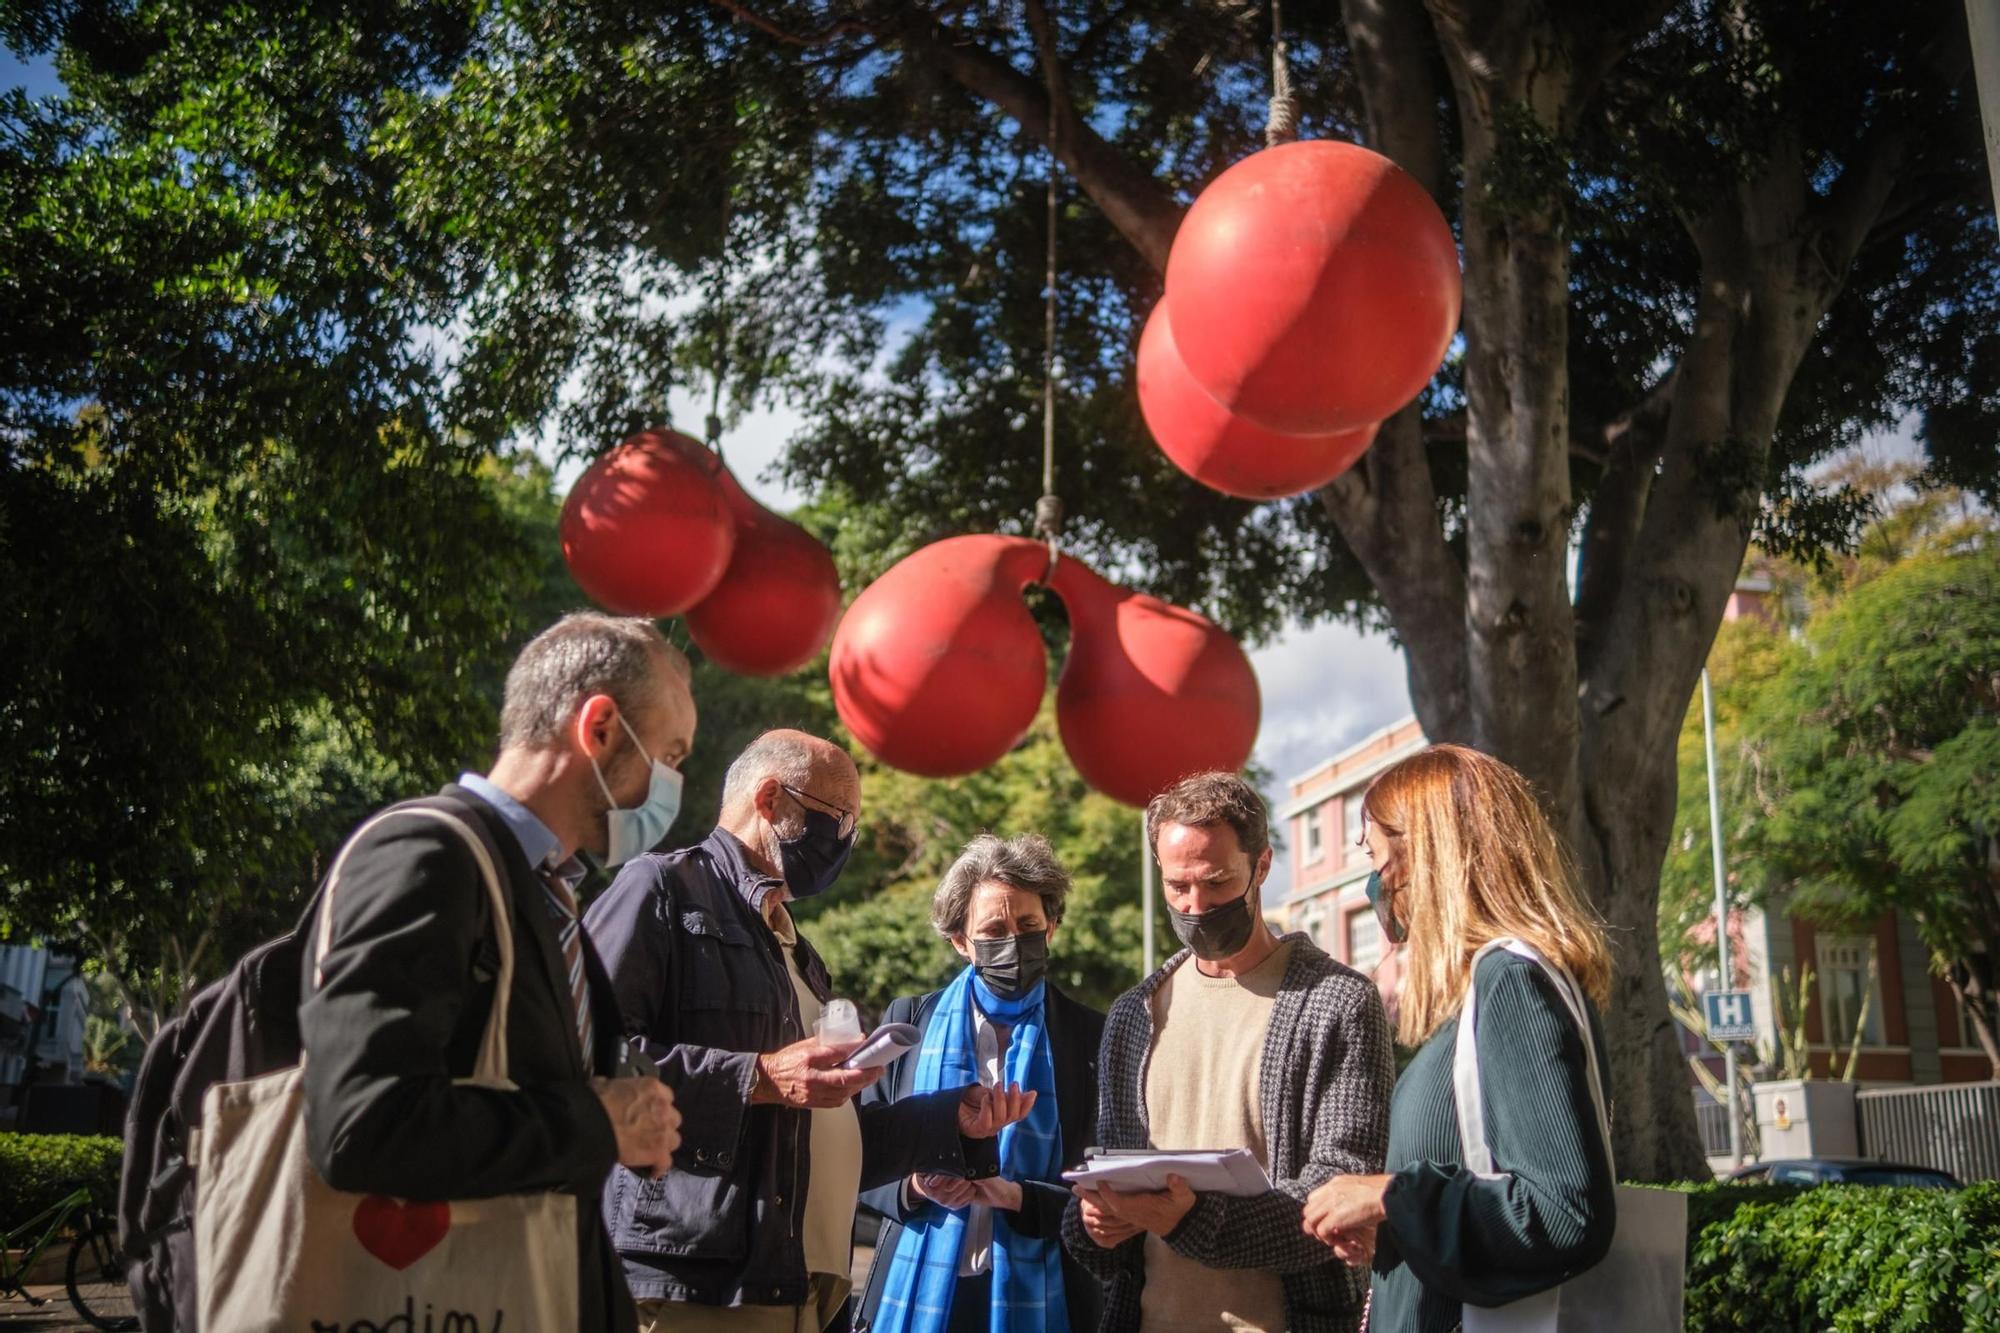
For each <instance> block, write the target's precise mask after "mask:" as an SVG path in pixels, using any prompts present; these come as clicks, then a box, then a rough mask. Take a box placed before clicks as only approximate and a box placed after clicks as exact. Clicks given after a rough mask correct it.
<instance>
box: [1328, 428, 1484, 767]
mask: <svg viewBox="0 0 2000 1333" xmlns="http://www.w3.org/2000/svg"><path fill="white" fill-rule="evenodd" d="M1316 498H1317V499H1318V500H1319V503H1320V507H1321V508H1322V509H1324V510H1325V511H1326V514H1327V516H1328V517H1329V518H1331V519H1332V520H1333V523H1334V526H1335V527H1336V528H1338V529H1339V530H1340V535H1341V538H1342V539H1343V540H1344V541H1346V543H1347V545H1348V547H1349V549H1350V550H1352V551H1353V552H1354V558H1355V559H1356V560H1357V561H1359V562H1360V564H1361V568H1362V571H1363V572H1364V573H1366V574H1367V575H1368V580H1369V582H1370V583H1373V584H1374V585H1375V590H1376V592H1378V593H1379V594H1381V597H1382V604H1383V606H1384V607H1386V608H1387V610H1388V612H1389V619H1390V621H1391V623H1393V624H1394V625H1395V627H1396V635H1397V637H1398V638H1400V639H1401V640H1402V641H1403V648H1404V650H1405V652H1406V653H1407V654H1408V658H1409V673H1410V699H1411V702H1412V703H1414V704H1415V705H1416V710H1417V719H1418V721H1420V722H1421V723H1423V727H1424V734H1425V735H1426V736H1428V737H1430V739H1431V740H1433V741H1466V740H1470V739H1471V737H1472V714H1471V702H1470V700H1471V694H1470V691H1469V688H1468V682H1467V678H1466V669H1467V668H1466V653H1465V642H1466V640H1465V634H1466V631H1465V571H1464V570H1462V569H1460V568H1459V565H1458V560H1457V558H1456V557H1454V556H1453V555H1452V552H1451V548H1450V547H1449V546H1447V545H1446V544H1445V540H1444V534H1443V532H1442V531H1441V530H1440V529H1439V527H1438V513H1437V492H1436V490H1435V488H1434V486H1433V483H1432V481H1431V470H1430V463H1429V462H1428V460H1427V459H1426V458H1425V455H1424V439H1423V423H1422V421H1421V419H1420V417H1419V412H1418V409H1417V408H1416V407H1415V406H1414V405H1412V406H1410V407H1406V408H1404V409H1403V410H1402V411H1401V412H1398V413H1397V414H1396V415H1395V416H1393V417H1391V418H1390V419H1389V420H1387V421H1385V422H1383V423H1382V427H1381V429H1380V430H1379V431H1377V432H1376V435H1375V443H1374V444H1373V445H1371V446H1370V447H1369V449H1368V452H1367V453H1365V454H1363V455H1362V456H1361V460H1360V461H1359V462H1357V463H1356V464H1355V465H1354V466H1353V467H1352V468H1350V469H1349V470H1348V471H1347V472H1346V474H1345V475H1343V476H1341V477H1340V478H1339V479H1338V480H1336V481H1334V482H1332V483H1331V484H1329V485H1327V486H1324V487H1322V488H1321V489H1320V490H1319V491H1318V492H1317V495H1316Z"/></svg>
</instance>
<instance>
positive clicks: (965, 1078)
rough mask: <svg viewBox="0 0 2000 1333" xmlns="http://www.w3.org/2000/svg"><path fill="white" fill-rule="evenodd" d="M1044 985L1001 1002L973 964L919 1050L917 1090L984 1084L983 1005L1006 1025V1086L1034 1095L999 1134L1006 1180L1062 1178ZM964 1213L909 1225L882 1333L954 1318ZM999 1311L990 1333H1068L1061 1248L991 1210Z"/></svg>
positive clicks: (942, 1213) (886, 1298) (926, 1330)
mask: <svg viewBox="0 0 2000 1333" xmlns="http://www.w3.org/2000/svg"><path fill="white" fill-rule="evenodd" d="M1047 991H1048V983H1047V982H1046V981H1044V982H1042V983H1040V984H1038V985H1037V986H1036V987H1035V988H1034V989H1033V990H1031V991H1029V992H1028V993H1027V994H1026V995H1024V996H1022V997H1021V998H1020V999H1018V1000H1003V999H1001V998H1000V997H999V996H997V995H995V994H994V993H993V992H992V991H990V990H988V989H987V988H986V985H985V983H984V982H982V981H980V980H979V976H978V974H977V973H976V972H975V971H974V970H973V969H972V968H970V967H968V968H966V969H965V970H964V971H962V972H960V973H959V974H958V978H957V980H955V981H953V982H952V983H951V984H950V985H949V986H947V987H945V988H944V993H943V994H942V995H940V996H939V997H938V1005H937V1011H936V1012H935V1013H933V1014H932V1015H931V1024H930V1027H929V1029H928V1030H926V1031H925V1033H924V1041H923V1045H922V1046H921V1047H919V1048H918V1050H917V1072H916V1075H915V1081H914V1083H913V1084H912V1087H911V1091H912V1092H937V1091H940V1090H942V1089H944V1088H959V1087H964V1086H965V1085H966V1084H968V1083H977V1082H978V1081H979V1073H978V1068H979V1066H978V1057H977V1054H976V1052H977V1046H976V1041H975V1038H976V1033H977V1030H978V1029H977V1026H976V1024H975V1023H974V1020H973V1014H972V1006H973V1005H974V1004H975V1003H977V1004H978V1006H979V1007H980V1009H981V1010H982V1011H984V1012H985V1014H986V1016H987V1017H988V1018H989V1019H991V1020H992V1021H993V1022H995V1023H1000V1024H1006V1025H1010V1026H1011V1027H1012V1028H1013V1035H1012V1037H1011V1039H1010V1040H1009V1041H1008V1043H1007V1058H1006V1060H1005V1061H1004V1062H1003V1066H1002V1068H1001V1071H1000V1074H1001V1082H1002V1083H1013V1084H1018V1085H1020V1086H1021V1087H1022V1088H1024V1089H1026V1090H1027V1091H1030V1092H1033V1093H1034V1094H1036V1095H1035V1108H1034V1110H1032V1111H1030V1112H1028V1118H1027V1119H1025V1120H1022V1121H1018V1122H1017V1123H1015V1124H1012V1125H1009V1126H1008V1127H1007V1128H1005V1129H1003V1130H1001V1131H1000V1173H1001V1174H1002V1175H1003V1176H1005V1177H1006V1178H1007V1179H1009V1180H1043V1181H1050V1182H1053V1183H1060V1182H1061V1179H1062V1130H1061V1126H1060V1122H1059V1121H1058V1120H1057V1118H1056V1065H1055V1059H1054V1057H1053V1055H1051V1053H1050V1051H1049V1029H1048V1020H1047V1016H1046V1012H1045V1009H1044V1006H1043V998H1044V996H1045V995H1046V993H1047ZM965 1221H966V1210H964V1209H959V1210H957V1211H955V1212H950V1211H946V1210H945V1209H944V1208H941V1207H939V1206H938V1205H937V1204H934V1203H933V1204H927V1205H926V1206H925V1207H924V1208H923V1209H922V1210H921V1211H920V1212H918V1213H917V1214H916V1215H915V1216H913V1217H911V1218H910V1220H909V1221H907V1222H905V1223H904V1224H903V1234H902V1237H901V1239H899V1240H898V1241H897V1243H896V1253H895V1256H894V1257H893V1258H892V1259H891V1260H890V1263H889V1276H888V1279H887V1280H886V1281H885V1282H884V1284H883V1287H882V1304H881V1307H880V1309H879V1310H878V1311H877V1314H876V1322H875V1326H876V1327H877V1328H878V1329H880V1330H882V1333H938V1330H941V1329H943V1328H944V1327H945V1324H946V1322H947V1321H948V1320H949V1318H950V1316H951V1300H952V1295H953V1293H954V1292H955V1291H956V1290H957V1288H958V1256H959V1252H960V1250H961V1249H962V1248H963V1247H964V1243H965ZM992 1253H993V1305H992V1309H991V1310H990V1311H989V1312H988V1319H987V1326H988V1328H989V1329H990V1330H991V1333H1009V1330H1019V1329H1041V1330H1044V1331H1045V1333H1069V1308H1068V1306H1067V1305H1065V1304H1064V1302H1063V1274H1062V1241H1061V1240H1060V1239H1058V1238H1056V1237H1048V1238H1041V1237H1034V1236H1023V1235H1021V1234H1020V1233H1018V1232H1016V1231H1015V1230H1014V1229H1013V1228H1012V1227H1010V1226H1008V1225H1007V1221H1006V1214H1004V1213H1003V1212H1001V1211H999V1210H998V1209H995V1210H994V1213H993V1251H992Z"/></svg>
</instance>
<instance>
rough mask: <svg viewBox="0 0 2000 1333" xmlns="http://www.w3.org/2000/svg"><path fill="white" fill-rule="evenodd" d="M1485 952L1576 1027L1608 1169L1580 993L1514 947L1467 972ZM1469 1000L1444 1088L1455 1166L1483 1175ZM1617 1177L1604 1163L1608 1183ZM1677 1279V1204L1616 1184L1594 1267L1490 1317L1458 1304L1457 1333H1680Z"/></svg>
mask: <svg viewBox="0 0 2000 1333" xmlns="http://www.w3.org/2000/svg"><path fill="white" fill-rule="evenodd" d="M1495 949H1506V950H1507V951H1508V952H1509V953H1513V954H1516V955H1518V956H1520V957H1522V958H1526V959H1528V960H1529V961H1530V962H1532V963H1534V964H1536V965H1537V966H1538V967H1540V968H1541V969H1542V970H1543V971H1544V972H1546V973H1548V975H1549V978H1550V979H1551V980H1552V981H1554V982H1555V985H1556V992H1557V993H1558V994H1559V995H1561V996H1562V998H1563V1004H1564V1006H1565V1007H1566V1008H1568V1010H1569V1012H1570V1017H1571V1018H1573V1019H1575V1020H1576V1025H1577V1029H1578V1030H1579V1031H1580V1032H1581V1033H1582V1034H1583V1050H1584V1058H1585V1060H1586V1061H1587V1062H1588V1065H1589V1070H1590V1095H1591V1101H1592V1102H1593V1103H1594V1104H1595V1106H1596V1108H1597V1127H1598V1132H1599V1133H1601V1134H1602V1135H1603V1136H1604V1156H1605V1160H1606V1161H1611V1118H1610V1116H1609V1115H1608V1114H1607V1113H1606V1111H1605V1097H1604V1076H1603V1074H1602V1072H1601V1071H1600V1070H1599V1069H1598V1067H1597V1043H1596V1042H1594V1041H1592V1040H1591V1037H1590V1017H1589V1013H1588V1011H1587V1010H1586V1009H1585V1008H1584V1003H1583V992H1582V991H1581V990H1579V989H1578V988H1577V985H1576V982H1575V981H1574V980H1572V979H1571V978H1570V976H1569V974H1568V973H1567V972H1564V971H1563V970H1562V969H1561V968H1559V967H1556V966H1555V965H1554V964H1552V963H1550V962H1549V961H1548V960H1547V959H1546V958H1543V957H1542V956H1541V954H1539V953H1537V952H1536V951H1535V950H1534V949H1533V948H1532V947H1530V946H1529V945H1527V944H1524V943H1522V942H1521V941H1520V940H1514V939H1502V940H1493V941H1491V942H1490V943H1488V944H1487V945H1486V946H1485V947H1484V948H1482V949H1480V950H1479V952H1478V953H1476V954H1474V955H1473V956H1472V967H1473V970H1474V971H1475V972H1476V971H1477V970H1478V967H1479V960H1480V959H1482V958H1484V957H1485V956H1486V955H1487V954H1489V953H1491V952H1493V951H1494V950H1495ZM1478 998H1479V997H1478V989H1477V987H1471V986H1468V987H1467V988H1466V992H1465V1009H1464V1012H1463V1014H1462V1015H1461V1016H1460V1019H1459V1024H1458V1040H1457V1044H1456V1046H1455V1047H1454V1049H1453V1055H1452V1084H1453V1093H1454V1096H1455V1099H1456V1101H1457V1103H1458V1126H1459V1136H1460V1138H1461V1139H1463V1140H1464V1145H1465V1165H1466V1167H1467V1168H1468V1169H1469V1170H1471V1171H1474V1172H1476V1173H1478V1174H1479V1175H1482V1176H1488V1177H1492V1176H1496V1175H1499V1174H1502V1173H1500V1172H1496V1171H1495V1170H1494V1167H1493V1148H1492V1145H1490V1144H1489V1143H1488V1142H1487V1141H1486V1106H1485V1103H1484V1102H1483V1101H1481V1100H1480V1083H1479V1043H1478V1038H1477V1036H1476V1025H1477V1022H1478V1008H1479V1004H1478ZM1617 1174H1618V1170H1617V1165H1616V1163H1615V1162H1614V1163H1613V1164H1612V1177H1613V1179H1616V1178H1617ZM1686 1281H1687V1196H1686V1195H1684V1194H1678V1193H1675V1192H1673V1191H1671V1190H1649V1189H1635V1188H1632V1187H1630V1186H1626V1185H1620V1186H1618V1231H1617V1235H1616V1237H1615V1238H1614V1239H1613V1240H1612V1242H1611V1253H1610V1254H1608V1255H1606V1256H1605V1258H1604V1261H1603V1262H1602V1263H1600V1264H1598V1265H1597V1266H1596V1267H1595V1268H1591V1269H1588V1270H1586V1271H1585V1272H1583V1273H1579V1274H1578V1275H1577V1276H1575V1277H1573V1278H1571V1279H1570V1280H1569V1281H1567V1282H1565V1283H1563V1284H1562V1285H1560V1286H1557V1287H1552V1288H1550V1289H1549V1290H1548V1291H1545V1292H1542V1293H1540V1294H1539V1295H1535V1296H1529V1297H1527V1298H1526V1299H1524V1300H1518V1301H1514V1302H1512V1303H1510V1304H1507V1305H1502V1306H1496V1307H1493V1308H1491V1309H1488V1308H1485V1307H1482V1306H1476V1305H1468V1306H1465V1307H1464V1315H1463V1319H1464V1324H1463V1327H1464V1330H1465V1333H1614V1331H1615V1333H1680V1330H1681V1329H1682V1328H1683V1327H1684V1326H1685V1325H1684V1323H1683V1321H1682V1317H1681V1306H1682V1298H1683V1295H1684V1291H1683V1288H1684V1285H1685V1283H1686Z"/></svg>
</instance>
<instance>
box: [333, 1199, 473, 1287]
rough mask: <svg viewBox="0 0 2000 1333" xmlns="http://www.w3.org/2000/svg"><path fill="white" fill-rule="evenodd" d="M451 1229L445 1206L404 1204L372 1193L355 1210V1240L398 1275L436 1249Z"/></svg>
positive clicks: (449, 1214)
mask: <svg viewBox="0 0 2000 1333" xmlns="http://www.w3.org/2000/svg"><path fill="white" fill-rule="evenodd" d="M450 1230H451V1205H450V1204H448V1203H404V1202H403V1201H402V1200H400V1199H391V1198H389V1197H388V1196H387V1195H383V1194H371V1195H369V1196H368V1197H367V1198H365V1199H363V1200H362V1201H361V1203H360V1205H359V1206H358V1207H356V1208H355V1210H354V1238H355V1239H356V1240H358V1241H360V1242H361V1248H362V1249H364V1250H366V1251H368V1253H370V1254H372V1255H374V1256H375V1257H376V1258H377V1259H380V1260H381V1261H382V1262H383V1263H385V1264H387V1265H389V1267H391V1268H393V1269H395V1270H396V1271H397V1272H401V1271H402V1270H403V1269H405V1268H408V1267H409V1266H410V1265H411V1264H413V1263H415V1262H416V1261H417V1260H419V1259H421V1258H423V1257H424V1256H425V1255H427V1254H429V1253H430V1252H431V1251H432V1250H434V1249H436V1248H437V1245H438V1242H439V1241H441V1240H443V1239H444V1233H445V1232H447V1231H450Z"/></svg>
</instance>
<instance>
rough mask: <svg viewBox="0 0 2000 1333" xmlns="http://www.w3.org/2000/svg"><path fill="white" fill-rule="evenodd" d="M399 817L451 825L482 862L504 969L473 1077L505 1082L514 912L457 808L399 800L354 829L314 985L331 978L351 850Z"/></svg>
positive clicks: (330, 880)
mask: <svg viewBox="0 0 2000 1333" xmlns="http://www.w3.org/2000/svg"><path fill="white" fill-rule="evenodd" d="M397 818H415V819H431V820H436V821H437V822H438V823H441V824H443V825H445V826H446V827H447V828H449V829H451V830H452V832H453V833H455V834H456V835H457V836H458V838H459V840H460V841H461V842H463V843H464V844H465V845H466V847H467V849H469V850H470V851H471V852H472V859H473V861H474V862H475V863H476V864H477V865H478V866H479V877H480V879H481V880H482V881H483V882H484V883H485V885H486V896H487V898H488V899H489V900H490V901H491V903H492V906H493V933H494V935H495V937H496V939H497V942H498V944H499V947H500V970H499V975H498V976H497V977H496V978H495V979H494V984H493V1008H492V1010H491V1012H490V1013H489V1014H488V1015H487V1018H486V1033H485V1036H483V1037H482V1038H481V1039H480V1043H479V1058H478V1060H477V1062H476V1063H475V1064H474V1065H473V1070H472V1076H473V1077H474V1078H475V1079H477V1080H479V1081H480V1082H505V1081H506V1078H507V1001H508V998H509V997H510V996H511V995H512V993H513V989H514V932H513V930H512V929H511V928H510V924H509V923H511V922H512V920H513V916H512V915H511V914H510V913H509V912H508V910H507V896H506V894H505V892H503V891H502V889H501V887H500V870H499V867H497V866H495V865H494V864H493V856H492V854H491V853H490V852H488V851H487V850H486V843H485V840H484V839H482V838H481V837H480V836H479V835H478V833H476V832H475V831H474V830H473V829H472V828H471V827H470V826H469V825H467V824H466V822H465V820H464V819H463V818H461V817H460V816H458V815H456V814H454V813H452V812H451V811H449V810H443V809H440V808H439V807H437V806H435V805H426V804H418V803H411V804H407V805H394V806H390V807H389V808H388V809H387V810H384V811H382V812H381V813H380V814H378V815H376V816H375V817H374V818H372V819H370V820H369V821H368V822H367V823H365V824H363V825H362V826H361V827H360V828H358V829H356V830H355V831H354V836H353V837H351V838H349V839H348V840H347V845H346V846H345V847H342V848H341V849H340V855H339V856H338V857H337V858H336V859H335V860H334V863H333V869H332V870H330V871H328V872H327V876H326V892H325V894H324V895H323V896H322V899H321V902H320V911H319V929H318V938H317V939H316V940H315V941H314V948H313V984H315V985H318V984H319V983H320V982H321V981H323V980H324V979H325V978H324V977H323V976H322V974H321V971H320V964H321V963H322V962H324V961H325V958H326V954H327V950H328V949H330V948H331V947H332V946H333V899H334V894H335V891H336V889H337V888H338V886H339V884H340V872H341V871H342V870H343V869H344V868H346V865H347V857H348V854H349V853H351V852H352V851H353V850H354V848H355V846H356V845H357V844H358V843H359V842H360V841H361V839H362V837H363V836H364V835H366V834H367V833H368V832H369V830H371V829H373V828H374V827H375V826H376V825H378V824H381V823H383V822H385V821H387V820H390V819H397Z"/></svg>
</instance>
